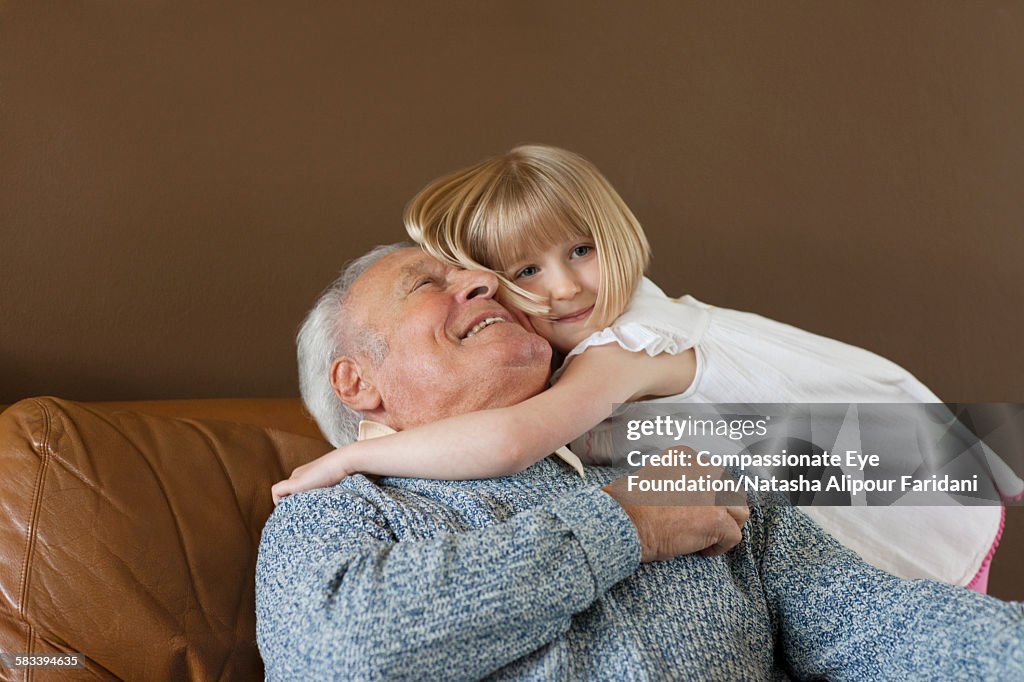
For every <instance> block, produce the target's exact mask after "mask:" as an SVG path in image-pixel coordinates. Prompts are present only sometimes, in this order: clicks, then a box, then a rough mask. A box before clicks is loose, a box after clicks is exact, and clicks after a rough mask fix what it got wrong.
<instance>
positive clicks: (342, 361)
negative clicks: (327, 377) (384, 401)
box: [331, 356, 381, 412]
mask: <svg viewBox="0 0 1024 682" xmlns="http://www.w3.org/2000/svg"><path fill="white" fill-rule="evenodd" d="M331 386H333V387H334V394H335V395H336V396H338V400H340V401H341V402H343V403H345V404H346V405H348V406H349V407H350V408H352V409H353V410H355V411H356V412H372V411H373V410H376V409H377V408H378V407H380V402H381V401H380V393H379V392H378V391H377V389H376V388H375V387H374V386H373V384H371V383H370V382H369V381H367V380H366V379H365V378H363V370H362V367H361V366H360V365H359V363H358V362H356V361H355V360H353V359H352V358H350V357H347V356H344V357H340V358H338V359H336V360H335V361H334V363H333V364H332V365H331Z"/></svg>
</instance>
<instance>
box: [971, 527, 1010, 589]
mask: <svg viewBox="0 0 1024 682" xmlns="http://www.w3.org/2000/svg"><path fill="white" fill-rule="evenodd" d="M1005 525H1006V507H1001V508H1000V509H999V530H997V531H996V539H995V541H994V542H993V543H992V547H991V548H989V550H988V554H987V555H985V560H984V561H982V562H981V568H979V569H978V572H977V573H976V574H975V576H974V577H973V578H971V582H969V583H967V589H969V590H974V591H975V592H980V593H981V594H988V571H989V569H990V568H991V567H992V557H993V556H995V553H996V547H998V546H999V540H1000V538H1002V537H1003V526H1005Z"/></svg>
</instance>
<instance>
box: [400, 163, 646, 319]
mask: <svg viewBox="0 0 1024 682" xmlns="http://www.w3.org/2000/svg"><path fill="white" fill-rule="evenodd" d="M405 229H406V231H408V233H409V236H410V237H411V238H412V239H413V240H414V241H416V242H417V243H419V244H421V245H423V247H424V248H425V249H426V250H427V251H429V252H430V253H431V254H432V255H434V256H435V257H436V258H440V259H442V260H445V261H447V262H449V263H452V264H454V265H456V266H458V267H463V268H477V269H479V268H484V269H490V270H493V271H495V273H496V274H497V275H498V278H499V279H500V280H501V283H502V287H503V289H504V292H503V293H504V295H505V298H506V300H508V301H509V302H511V303H512V304H513V305H515V306H517V307H519V308H521V309H522V310H523V311H525V312H526V313H528V314H530V315H546V314H548V313H549V310H548V308H547V306H546V305H545V304H544V301H543V299H541V298H540V297H538V296H536V295H534V294H531V293H530V292H528V291H526V290H524V289H522V288H521V287H519V286H517V285H516V284H515V283H513V282H512V281H510V280H509V279H508V277H506V276H505V274H504V273H503V272H502V270H503V268H505V267H508V266H509V265H511V264H513V263H517V262H519V261H520V260H522V259H523V257H524V256H525V255H527V254H529V253H531V252H536V251H538V250H542V249H545V248H547V247H549V246H551V245H552V244H555V243H558V242H560V241H562V240H564V239H566V238H572V237H584V238H587V239H591V240H593V242H594V246H595V248H596V251H597V257H598V264H599V268H600V272H601V284H600V288H599V291H598V296H597V302H596V303H595V305H594V312H593V317H592V319H593V321H594V322H595V323H596V324H599V325H601V326H605V325H608V324H610V323H611V321H612V320H614V319H615V318H616V317H618V316H619V315H620V314H621V313H622V311H623V310H625V308H626V305H627V304H628V303H629V299H630V297H631V296H632V295H633V292H634V290H635V289H636V287H637V284H639V282H640V278H641V277H642V276H643V273H644V270H645V269H646V268H647V263H648V261H649V260H650V246H649V245H648V243H647V238H646V237H645V236H644V232H643V229H642V228H641V227H640V223H639V222H638V221H637V219H636V217H635V216H634V215H633V213H632V211H630V210H629V207H628V206H626V202H624V201H623V200H622V197H620V196H619V194H618V192H616V191H615V189H614V188H613V187H612V186H611V183H609V182H608V180H606V179H605V177H604V176H603V175H601V172H600V171H598V170H597V168H596V167H594V165H593V164H592V163H590V162H589V161H587V160H586V159H585V158H583V157H582V156H580V155H579V154H574V153H572V152H569V151H566V150H564V149H559V148H557V147H548V146H544V145H527V146H522V147H516V148H515V149H513V150H512V151H510V152H508V153H507V154H505V155H503V156H499V157H496V158H492V159H487V160H485V161H481V162H480V163H478V164H476V165H474V166H470V167H469V168H464V169H462V170H459V171H455V172H454V173H450V174H448V175H445V176H443V177H440V178H438V179H437V180H434V181H433V182H431V183H430V184H428V185H427V186H426V187H424V188H423V189H422V190H420V192H419V193H418V194H417V195H416V196H415V197H413V199H412V201H411V202H409V205H408V206H407V207H406V209H405Z"/></svg>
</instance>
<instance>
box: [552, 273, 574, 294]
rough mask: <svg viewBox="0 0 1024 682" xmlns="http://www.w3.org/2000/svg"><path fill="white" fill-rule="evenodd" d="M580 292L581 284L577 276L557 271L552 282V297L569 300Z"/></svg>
mask: <svg viewBox="0 0 1024 682" xmlns="http://www.w3.org/2000/svg"><path fill="white" fill-rule="evenodd" d="M578 293H580V285H579V283H578V282H577V281H576V278H575V277H573V276H572V275H570V274H568V273H564V272H563V273H555V274H554V280H553V281H552V283H551V297H552V298H554V299H556V300H568V299H570V298H572V297H573V296H575V295H576V294H578Z"/></svg>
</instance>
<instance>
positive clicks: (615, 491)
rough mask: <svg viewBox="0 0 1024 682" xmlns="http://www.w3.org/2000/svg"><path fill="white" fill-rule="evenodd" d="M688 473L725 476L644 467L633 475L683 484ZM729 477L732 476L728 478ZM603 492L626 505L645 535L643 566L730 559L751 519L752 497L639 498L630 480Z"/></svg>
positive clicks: (696, 469)
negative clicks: (694, 558) (691, 557)
mask: <svg viewBox="0 0 1024 682" xmlns="http://www.w3.org/2000/svg"><path fill="white" fill-rule="evenodd" d="M683 472H685V473H686V475H687V478H689V479H691V480H693V479H696V478H697V477H699V476H703V475H710V476H713V477H719V476H722V475H723V474H724V472H723V471H722V470H721V469H711V468H709V467H703V468H702V467H696V466H693V467H687V468H686V469H683V468H669V467H644V468H642V469H639V470H637V471H635V472H633V474H632V475H634V476H640V477H641V478H643V479H646V480H655V479H661V480H671V479H678V478H679V475H680V474H681V473H683ZM724 475H725V476H728V474H724ZM603 490H604V491H605V492H606V493H608V494H609V495H611V496H612V498H614V499H615V501H616V502H618V503H619V504H620V505H622V508H623V510H624V511H625V512H626V514H627V515H628V516H629V519H630V521H632V522H633V525H634V526H635V527H636V532H637V535H639V536H640V548H641V555H640V561H642V562H643V563H647V562H650V561H665V560H668V559H673V558H675V557H677V556H680V555H682V554H692V553H694V552H700V553H701V554H703V555H704V556H717V555H719V554H724V553H725V552H728V551H729V550H730V549H732V548H733V547H735V546H736V545H737V544H739V542H740V540H742V539H743V525H744V524H745V523H746V522H747V518H748V517H749V516H750V510H749V509H748V508H747V505H746V497H745V496H741V495H738V494H727V493H726V494H724V493H717V494H716V493H713V492H679V493H677V492H669V493H638V492H636V491H630V490H628V488H627V478H626V477H623V478H620V479H618V480H615V481H612V482H611V483H610V484H608V485H607V486H605V487H604V488H603Z"/></svg>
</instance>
